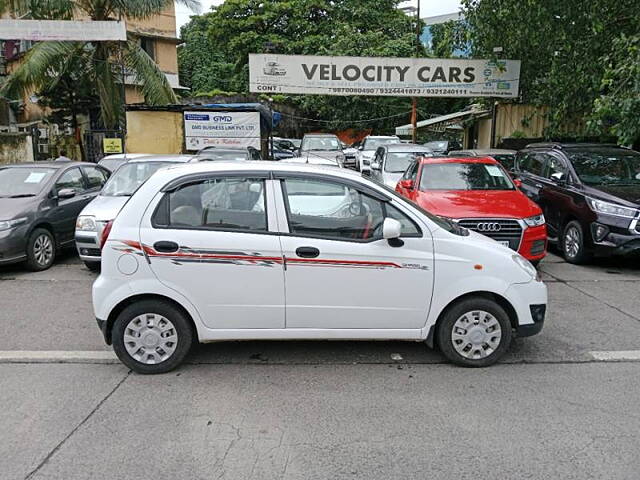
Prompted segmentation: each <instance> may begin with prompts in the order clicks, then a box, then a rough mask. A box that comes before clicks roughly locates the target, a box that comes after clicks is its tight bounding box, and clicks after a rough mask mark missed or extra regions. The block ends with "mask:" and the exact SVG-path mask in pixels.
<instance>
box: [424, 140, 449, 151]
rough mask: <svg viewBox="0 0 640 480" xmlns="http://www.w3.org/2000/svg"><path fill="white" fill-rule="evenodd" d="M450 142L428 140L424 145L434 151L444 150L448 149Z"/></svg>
mask: <svg viewBox="0 0 640 480" xmlns="http://www.w3.org/2000/svg"><path fill="white" fill-rule="evenodd" d="M447 143H448V142H428V143H425V144H424V145H425V146H426V147H429V148H431V149H433V151H434V152H444V151H445V150H446V149H447Z"/></svg>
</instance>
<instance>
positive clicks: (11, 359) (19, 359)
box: [0, 350, 120, 363]
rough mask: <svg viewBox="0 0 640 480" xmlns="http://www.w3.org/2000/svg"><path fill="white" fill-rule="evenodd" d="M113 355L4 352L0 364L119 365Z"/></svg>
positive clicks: (90, 352) (81, 352) (103, 351)
mask: <svg viewBox="0 0 640 480" xmlns="http://www.w3.org/2000/svg"><path fill="white" fill-rule="evenodd" d="M119 362H120V361H119V360H118V357H116V355H115V353H113V352H111V351H108V350H99V351H82V350H79V351H56V350H31V351H29V350H5V351H0V363H119Z"/></svg>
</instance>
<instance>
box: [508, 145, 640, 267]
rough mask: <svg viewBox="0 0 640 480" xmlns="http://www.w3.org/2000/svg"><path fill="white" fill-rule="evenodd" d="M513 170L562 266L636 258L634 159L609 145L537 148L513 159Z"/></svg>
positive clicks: (639, 244) (639, 209)
mask: <svg viewBox="0 0 640 480" xmlns="http://www.w3.org/2000/svg"><path fill="white" fill-rule="evenodd" d="M516 170H517V175H518V176H519V178H520V180H521V181H522V190H523V191H524V192H525V193H526V194H527V196H528V197H529V198H531V199H532V200H534V201H535V202H536V203H538V204H539V205H540V206H541V207H542V210H543V211H544V214H545V217H546V219H547V222H548V223H547V226H548V230H549V238H550V240H551V241H552V242H555V243H557V244H558V246H559V248H560V250H561V251H562V253H563V255H564V258H565V259H566V260H567V261H568V262H571V263H585V262H588V261H589V259H590V258H591V256H592V255H594V254H595V255H599V256H607V255H629V254H640V153H638V152H635V151H633V150H629V149H627V148H621V147H617V146H615V145H602V144H587V143H582V144H580V143H577V144H564V143H538V144H531V145H528V146H527V148H526V149H524V150H522V151H521V152H520V153H519V154H518V157H517V160H516Z"/></svg>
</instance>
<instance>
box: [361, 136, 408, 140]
mask: <svg viewBox="0 0 640 480" xmlns="http://www.w3.org/2000/svg"><path fill="white" fill-rule="evenodd" d="M367 138H400V137H398V136H397V135H367V136H366V137H364V139H365V140H366V139H367Z"/></svg>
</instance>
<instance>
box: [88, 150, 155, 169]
mask: <svg viewBox="0 0 640 480" xmlns="http://www.w3.org/2000/svg"><path fill="white" fill-rule="evenodd" d="M148 155H151V154H150V153H116V154H114V155H107V156H106V157H103V158H102V159H101V160H100V161H99V162H98V165H100V166H101V167H104V168H106V169H107V170H109V171H110V172H111V173H113V172H115V171H116V170H117V169H118V168H119V167H120V166H122V165H124V164H125V163H127V162H128V161H129V160H133V159H134V158H141V157H146V156H148Z"/></svg>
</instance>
